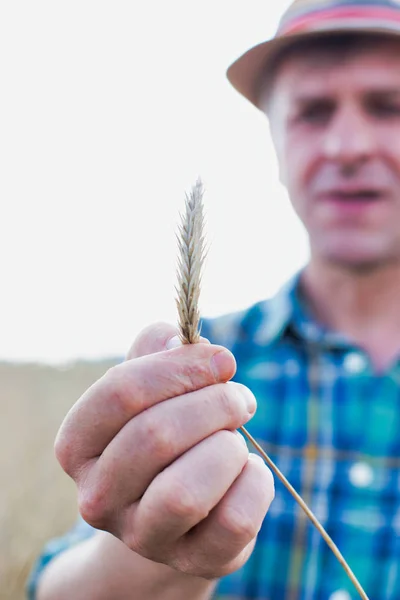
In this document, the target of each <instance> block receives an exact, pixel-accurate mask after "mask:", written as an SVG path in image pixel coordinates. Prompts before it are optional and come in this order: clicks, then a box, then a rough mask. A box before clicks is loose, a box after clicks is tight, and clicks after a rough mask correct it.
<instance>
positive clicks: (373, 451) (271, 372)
mask: <svg viewBox="0 0 400 600" xmlns="http://www.w3.org/2000/svg"><path fill="white" fill-rule="evenodd" d="M298 280H299V276H297V277H296V278H294V279H293V280H292V281H291V282H289V284H288V285H286V286H285V287H284V288H283V289H282V290H281V292H280V293H279V294H278V295H277V296H275V297H274V298H273V299H271V300H267V301H263V302H260V303H258V304H256V305H254V306H253V307H251V308H250V309H248V310H246V311H243V312H240V313H235V314H233V315H228V316H224V317H219V318H217V319H210V320H205V321H204V322H203V329H202V335H204V336H206V337H208V338H209V339H210V340H211V341H213V342H215V343H219V344H223V345H225V346H226V347H228V348H230V349H231V350H232V351H233V353H234V354H235V356H236V359H237V363H238V370H237V374H236V376H235V380H236V381H240V382H241V383H244V384H245V385H247V386H248V387H250V388H251V389H252V391H253V392H254V394H255V396H256V397H257V399H258V410H257V413H256V415H255V416H254V418H253V419H252V421H251V422H250V423H249V424H248V429H249V431H250V432H251V433H252V434H253V435H254V437H256V439H257V440H258V441H259V442H260V443H261V445H262V446H263V447H264V448H265V450H266V451H267V452H268V454H269V455H270V456H271V458H272V459H273V460H274V461H275V463H276V464H277V465H278V467H279V468H280V469H281V470H282V471H283V473H284V474H285V475H286V477H287V478H288V479H289V481H290V482H291V483H292V485H293V486H294V487H295V488H296V489H297V491H298V492H299V493H300V494H301V495H302V497H303V498H304V500H305V501H306V502H307V504H309V506H310V508H311V509H312V510H313V512H314V513H315V514H316V516H317V517H318V519H319V520H320V521H321V522H322V524H323V525H324V527H325V529H326V530H327V531H328V533H329V534H330V535H331V537H332V538H333V540H334V541H335V542H336V544H337V545H338V546H339V548H340V550H341V552H342V553H343V555H344V557H345V558H346V560H347V561H348V562H349V564H350V566H351V568H352V569H353V571H354V572H355V574H356V576H357V577H358V579H359V580H360V583H361V584H362V585H363V587H364V589H365V591H366V593H367V594H368V596H369V598H370V600H399V599H400V568H399V567H400V565H399V559H400V537H399V533H400V502H399V500H400V469H399V467H400V435H399V431H400V410H399V408H398V403H399V401H400V394H399V382H400V363H399V361H397V362H396V363H395V364H393V365H392V367H391V368H390V369H389V370H388V372H387V373H385V374H380V375H377V374H375V373H374V372H373V369H372V367H371V364H370V361H369V359H368V357H367V356H366V355H365V353H364V352H363V351H361V350H360V349H359V348H355V347H354V346H353V345H352V344H351V343H350V342H349V341H348V340H346V339H344V338H343V337H341V336H339V335H337V334H335V333H333V332H331V331H327V330H325V329H323V328H322V327H320V326H318V325H317V324H316V323H315V322H314V321H313V319H312V318H311V316H310V315H309V314H308V312H307V308H306V307H305V306H304V304H303V302H302V300H301V298H300V295H299V292H298V287H299V286H298ZM92 532H93V530H92V529H91V528H90V527H89V526H87V525H86V524H84V523H82V522H80V523H79V524H78V525H77V527H76V528H75V529H74V531H73V532H72V533H70V534H68V535H67V536H66V537H64V538H62V539H61V540H56V541H53V542H52V543H51V545H50V546H49V547H48V549H47V550H46V551H45V553H44V554H43V556H42V557H41V559H39V561H38V564H37V567H36V569H35V571H34V573H33V574H32V577H31V583H30V590H31V596H30V597H31V598H34V588H35V581H36V580H37V577H38V575H39V574H40V571H41V569H42V568H43V566H44V564H46V563H47V562H48V561H49V560H50V559H51V558H52V557H53V556H54V555H55V554H57V553H58V552H59V551H60V550H63V549H64V548H66V547H68V546H70V545H71V543H75V542H76V541H78V540H80V539H83V538H85V537H87V536H88V535H91V534H92ZM71 536H72V539H71ZM215 598H216V599H217V600H222V599H223V600H328V599H329V600H351V599H356V598H359V596H358V594H357V592H356V591H355V589H354V588H353V586H352V584H351V583H350V582H349V581H348V580H347V576H346V574H345V572H344V571H343V569H342V567H341V566H340V565H339V563H338V562H337V560H336V559H335V558H334V556H333V555H332V553H331V551H330V550H329V549H328V547H327V546H326V544H325V542H324V541H323V540H322V538H321V537H320V535H319V533H318V532H317V531H316V530H315V528H314V527H313V526H312V525H311V524H310V523H309V521H308V520H307V518H306V517H305V516H304V514H303V512H302V511H301V509H300V508H299V507H298V506H297V504H296V503H295V501H294V500H293V498H292V496H291V495H290V494H289V493H288V492H287V490H286V489H285V488H284V487H283V485H282V484H281V483H280V482H279V481H277V482H276V497H275V500H274V501H273V503H272V505H271V508H270V510H269V512H268V515H267V517H266V518H265V520H264V523H263V526H262V528H261V531H260V533H259V536H258V539H257V544H256V547H255V550H254V552H253V554H252V556H251V558H250V559H249V561H248V562H247V563H246V565H245V566H244V567H243V568H242V569H240V570H239V571H237V572H236V573H233V574H232V575H229V576H227V577H225V578H223V579H221V581H220V583H219V585H218V588H217V592H216V596H215Z"/></svg>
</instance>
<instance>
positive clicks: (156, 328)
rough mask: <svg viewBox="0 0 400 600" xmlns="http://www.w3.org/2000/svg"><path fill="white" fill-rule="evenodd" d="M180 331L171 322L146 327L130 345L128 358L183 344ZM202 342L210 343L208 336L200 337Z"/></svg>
mask: <svg viewBox="0 0 400 600" xmlns="http://www.w3.org/2000/svg"><path fill="white" fill-rule="evenodd" d="M178 333H179V331H178V328H177V327H176V326H174V325H171V324H170V323H154V324H153V325H149V326H148V327H145V329H143V330H142V331H141V332H140V333H139V335H138V336H137V337H136V339H135V341H134V342H133V344H132V346H131V347H130V349H129V352H128V353H127V355H126V360H130V359H131V358H139V357H140V356H146V355H147V354H155V353H156V352H162V351H164V350H170V349H172V348H177V347H179V346H181V345H182V342H181V341H180V339H179V336H178ZM200 342H202V343H206V344H209V343H210V342H209V341H208V340H206V338H200Z"/></svg>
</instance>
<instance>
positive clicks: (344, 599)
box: [329, 590, 351, 600]
mask: <svg viewBox="0 0 400 600" xmlns="http://www.w3.org/2000/svg"><path fill="white" fill-rule="evenodd" d="M329 600H351V596H350V594H349V592H346V590H337V591H336V592H333V594H332V595H331V596H329Z"/></svg>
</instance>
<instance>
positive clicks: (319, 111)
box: [298, 103, 333, 125]
mask: <svg viewBox="0 0 400 600" xmlns="http://www.w3.org/2000/svg"><path fill="white" fill-rule="evenodd" d="M332 114H333V106H332V105H331V104H328V103H318V104H311V105H310V106H306V107H304V108H303V109H302V110H301V111H300V113H299V117H298V118H299V120H300V121H303V122H305V123H310V124H312V125H313V124H315V125H321V124H323V123H326V122H327V121H328V120H329V119H330V117H331V116H332Z"/></svg>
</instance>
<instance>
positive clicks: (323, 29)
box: [227, 0, 400, 106]
mask: <svg viewBox="0 0 400 600" xmlns="http://www.w3.org/2000/svg"><path fill="white" fill-rule="evenodd" d="M343 32H354V33H355V34H357V33H360V32H364V33H371V34H374V33H375V34H377V33H379V34H387V35H391V36H393V35H400V0H372V1H371V0H336V2H335V1H332V0H295V1H294V2H292V4H291V5H290V6H289V8H288V9H287V11H286V12H285V13H284V15H283V16H282V18H281V21H280V23H279V26H278V30H277V32H276V34H275V36H274V37H273V38H272V39H271V40H268V41H266V42H263V43H261V44H258V45H257V46H254V47H253V48H251V49H250V50H248V51H247V52H245V53H244V54H243V55H242V56H240V57H239V58H238V59H237V60H236V61H235V62H234V63H233V64H232V65H231V66H230V67H229V69H228V71H227V76H228V79H229V81H230V82H231V84H232V85H233V86H234V87H235V88H236V89H237V91H238V92H239V93H241V94H242V95H243V96H245V97H246V98H247V99H248V100H250V102H252V103H253V104H254V105H255V106H258V88H259V80H260V77H261V75H262V74H263V73H267V72H268V68H269V66H271V65H272V64H273V63H274V59H276V57H277V55H278V54H279V53H280V51H282V50H283V49H284V48H287V47H288V46H290V45H291V44H293V42H295V41H296V40H299V39H304V38H305V37H315V36H322V35H326V34H329V33H331V34H332V33H343Z"/></svg>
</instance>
